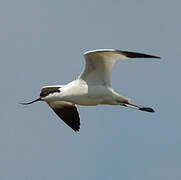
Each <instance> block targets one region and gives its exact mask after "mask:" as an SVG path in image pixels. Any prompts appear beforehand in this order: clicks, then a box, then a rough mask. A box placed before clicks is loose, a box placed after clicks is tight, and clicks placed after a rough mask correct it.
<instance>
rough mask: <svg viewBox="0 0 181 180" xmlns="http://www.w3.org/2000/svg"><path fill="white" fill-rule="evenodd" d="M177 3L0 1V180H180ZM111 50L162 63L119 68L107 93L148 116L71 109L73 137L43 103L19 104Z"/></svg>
mask: <svg viewBox="0 0 181 180" xmlns="http://www.w3.org/2000/svg"><path fill="white" fill-rule="evenodd" d="M180 7H181V1H179V0H172V1H169V0H151V1H148V0H136V1H131V0H122V1H121V0H120V1H119V0H115V1H113V0H112V1H107V0H100V1H98V0H91V1H88V0H76V1H70V0H66V1H65V0H64V1H58V0H52V1H47V0H31V1H27V0H16V1H13V0H1V2H0V62H1V66H0V82H1V86H0V93H1V95H0V97H1V110H0V112H1V113H0V179H1V180H11V179H13V180H41V179H42V180H49V179H54V180H60V179H62V180H75V179H79V180H93V179H104V180H112V179H124V180H125V179H126V180H135V179H139V180H153V179H154V180H160V179H164V180H170V179H174V180H180V179H181V118H180V106H181V103H180V91H181V85H180V78H181V71H180V68H181V61H180V56H181V54H180V52H181V43H180V42H181V38H180V32H181V21H180V17H181V11H180ZM97 48H116V49H121V50H129V51H138V52H144V53H149V54H153V55H158V56H161V57H162V59H160V60H157V59H135V60H130V61H119V62H117V64H116V66H115V67H114V69H113V73H112V86H113V87H114V88H115V89H116V91H117V92H119V93H120V94H122V95H124V96H126V97H129V98H131V99H132V102H133V103H137V104H142V105H148V106H151V107H153V108H154V109H155V111H156V112H155V113H152V114H151V113H146V112H140V111H136V110H133V109H127V108H123V107H119V106H97V107H80V106H79V107H78V109H79V113H80V116H81V129H80V132H79V133H75V132H74V131H72V130H71V129H70V128H69V127H68V126H66V125H65V124H64V123H63V122H62V121H59V119H58V117H57V116H56V115H55V114H54V112H53V111H52V110H51V109H50V108H49V107H48V106H47V104H45V103H43V102H40V103H36V104H33V105H31V106H26V107H25V106H21V105H19V104H18V103H19V102H22V101H29V100H32V99H35V98H37V97H38V96H39V92H40V89H41V87H42V86H44V85H54V84H64V83H67V82H69V81H72V80H73V79H75V77H77V76H78V75H79V73H80V72H81V71H82V69H83V67H84V60H83V56H82V54H83V53H84V52H85V51H87V50H93V49H97Z"/></svg>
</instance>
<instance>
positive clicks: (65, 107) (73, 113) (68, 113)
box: [48, 101, 80, 131]
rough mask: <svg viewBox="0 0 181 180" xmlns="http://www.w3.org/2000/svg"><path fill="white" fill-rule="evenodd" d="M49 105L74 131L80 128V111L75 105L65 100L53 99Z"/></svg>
mask: <svg viewBox="0 0 181 180" xmlns="http://www.w3.org/2000/svg"><path fill="white" fill-rule="evenodd" d="M48 105H49V106H50V107H51V108H52V109H53V110H54V112H55V113H56V114H57V115H58V116H59V117H60V118H61V119H62V120H63V121H64V122H65V123H66V124H67V125H68V126H70V127H71V128H72V129H73V130H74V131H79V129H80V118H79V113H78V111H77V108H76V106H75V105H73V104H72V103H69V102H65V101H52V102H48Z"/></svg>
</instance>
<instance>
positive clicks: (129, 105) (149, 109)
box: [121, 102, 155, 112]
mask: <svg viewBox="0 0 181 180" xmlns="http://www.w3.org/2000/svg"><path fill="white" fill-rule="evenodd" d="M121 105H122V106H125V107H130V108H133V109H138V110H140V111H147V112H155V111H154V110H153V109H152V108H150V107H146V106H140V105H136V104H131V103H129V102H128V103H123V104H121Z"/></svg>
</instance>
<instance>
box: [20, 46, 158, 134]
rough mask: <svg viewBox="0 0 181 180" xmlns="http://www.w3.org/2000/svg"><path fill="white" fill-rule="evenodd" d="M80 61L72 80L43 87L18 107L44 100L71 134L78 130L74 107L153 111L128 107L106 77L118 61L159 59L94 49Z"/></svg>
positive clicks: (142, 107) (124, 99)
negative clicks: (36, 94)
mask: <svg viewBox="0 0 181 180" xmlns="http://www.w3.org/2000/svg"><path fill="white" fill-rule="evenodd" d="M84 58H85V62H86V65H85V68H84V70H83V72H82V73H81V74H80V76H79V77H78V78H77V79H76V80H74V81H72V82H70V83H68V84H66V85H55V86H44V87H42V89H41V92H40V97H39V98H38V99H36V100H34V101H31V102H28V103H20V104H23V105H28V104H32V103H34V102H37V101H45V102H47V103H48V105H49V106H50V107H51V108H52V109H53V110H54V112H55V113H56V114H57V115H58V116H59V117H60V118H61V119H62V120H63V121H64V122H65V123H66V124H67V125H68V126H70V127H71V128H72V129H73V130H74V131H79V129H80V117H79V113H78V111H77V107H76V105H83V106H95V105H98V104H110V105H121V106H125V107H130V108H134V109H137V110H140V111H147V112H154V110H153V109H152V108H150V107H146V106H140V105H136V104H132V103H131V102H130V99H128V98H126V97H124V96H121V95H119V94H118V93H117V92H115V91H114V89H113V88H112V87H111V83H110V75H111V71H112V68H113V66H114V64H115V62H116V61H117V60H119V59H129V58H160V57H158V56H153V55H148V54H143V53H137V52H130V51H121V50H115V49H98V50H93V51H87V52H85V53H84Z"/></svg>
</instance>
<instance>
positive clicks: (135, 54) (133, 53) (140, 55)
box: [122, 51, 161, 59]
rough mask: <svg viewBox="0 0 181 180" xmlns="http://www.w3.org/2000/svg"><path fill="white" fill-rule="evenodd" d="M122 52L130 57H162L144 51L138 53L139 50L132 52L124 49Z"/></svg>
mask: <svg viewBox="0 0 181 180" xmlns="http://www.w3.org/2000/svg"><path fill="white" fill-rule="evenodd" d="M122 53H123V54H124V55H125V56H127V57H128V58H156V59H160V58H161V57H159V56H153V55H150V54H144V53H137V52H130V51H122Z"/></svg>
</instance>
